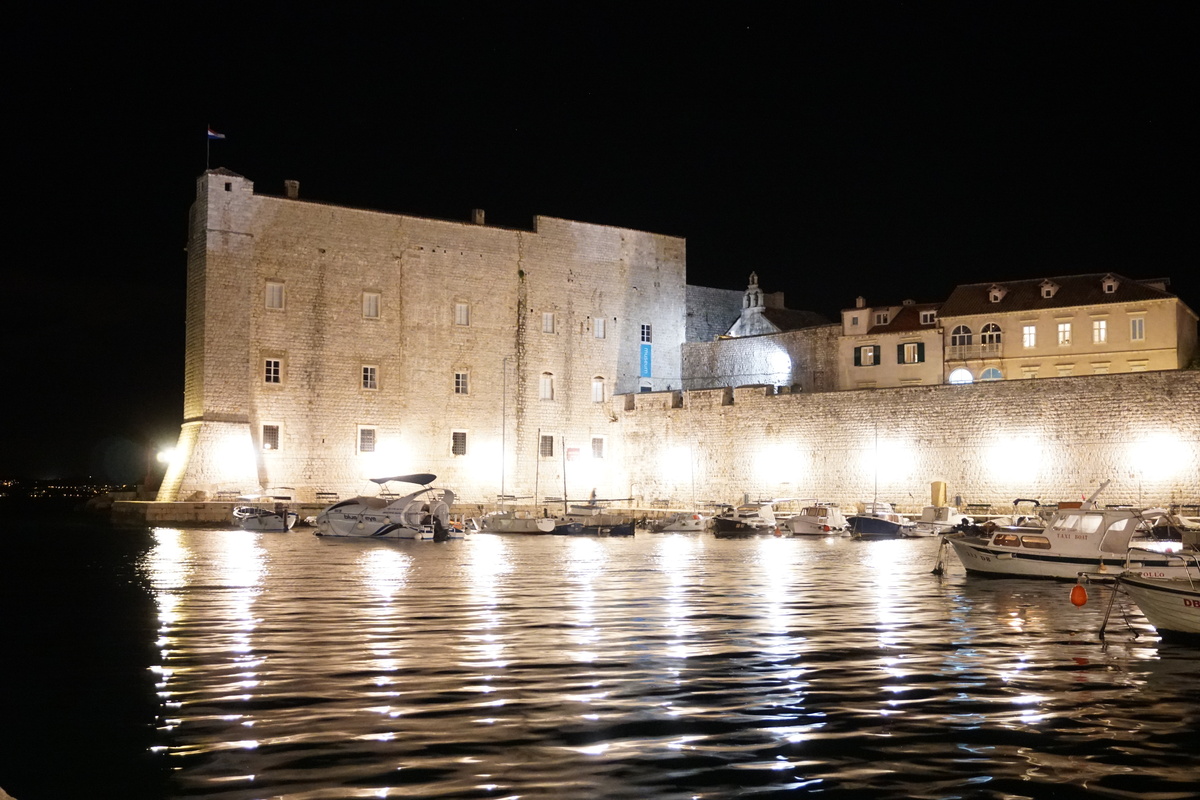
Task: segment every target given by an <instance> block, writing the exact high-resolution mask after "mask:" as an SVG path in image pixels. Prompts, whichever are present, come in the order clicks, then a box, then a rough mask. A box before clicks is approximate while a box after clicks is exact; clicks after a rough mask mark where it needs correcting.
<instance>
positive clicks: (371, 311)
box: [362, 292, 380, 319]
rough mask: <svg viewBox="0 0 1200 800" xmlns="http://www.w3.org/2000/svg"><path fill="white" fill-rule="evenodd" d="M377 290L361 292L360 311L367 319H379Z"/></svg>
mask: <svg viewBox="0 0 1200 800" xmlns="http://www.w3.org/2000/svg"><path fill="white" fill-rule="evenodd" d="M379 300H380V295H379V292H363V296H362V312H363V316H364V317H365V318H367V319H379Z"/></svg>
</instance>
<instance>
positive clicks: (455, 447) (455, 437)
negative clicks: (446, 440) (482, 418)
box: [450, 431, 467, 456]
mask: <svg viewBox="0 0 1200 800" xmlns="http://www.w3.org/2000/svg"><path fill="white" fill-rule="evenodd" d="M450 452H451V454H453V455H456V456H465V455H466V454H467V432H466V431H453V432H452V433H451V434H450Z"/></svg>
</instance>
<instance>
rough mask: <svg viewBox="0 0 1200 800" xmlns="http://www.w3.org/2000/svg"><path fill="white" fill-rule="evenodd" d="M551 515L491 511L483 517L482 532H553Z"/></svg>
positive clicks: (553, 524) (553, 521) (553, 525)
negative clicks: (539, 515)
mask: <svg viewBox="0 0 1200 800" xmlns="http://www.w3.org/2000/svg"><path fill="white" fill-rule="evenodd" d="M555 525H556V523H555V520H554V518H553V517H537V516H533V515H531V514H520V513H518V512H516V511H493V512H492V513H490V514H488V515H486V516H485V517H484V518H483V524H482V526H481V530H482V531H483V532H484V533H529V534H542V533H554V527H555Z"/></svg>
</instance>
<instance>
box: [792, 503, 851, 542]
mask: <svg viewBox="0 0 1200 800" xmlns="http://www.w3.org/2000/svg"><path fill="white" fill-rule="evenodd" d="M782 527H784V528H785V529H786V530H787V531H788V533H790V534H791V535H792V536H838V535H841V534H842V533H843V532H844V531H845V530H846V515H845V514H843V513H842V510H841V509H840V508H838V507H837V506H836V505H834V504H832V503H817V504H815V505H811V506H806V507H804V508H802V509H801V510H800V513H799V514H796V515H794V516H791V517H788V518H787V519H786V520H785V521H784V523H783V526H782Z"/></svg>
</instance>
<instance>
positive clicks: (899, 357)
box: [896, 344, 904, 364]
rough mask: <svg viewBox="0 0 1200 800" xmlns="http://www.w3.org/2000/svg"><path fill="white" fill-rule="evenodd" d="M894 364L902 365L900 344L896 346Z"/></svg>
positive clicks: (902, 355)
mask: <svg viewBox="0 0 1200 800" xmlns="http://www.w3.org/2000/svg"><path fill="white" fill-rule="evenodd" d="M896 363H897V364H903V363H904V345H902V344H898V345H896Z"/></svg>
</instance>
